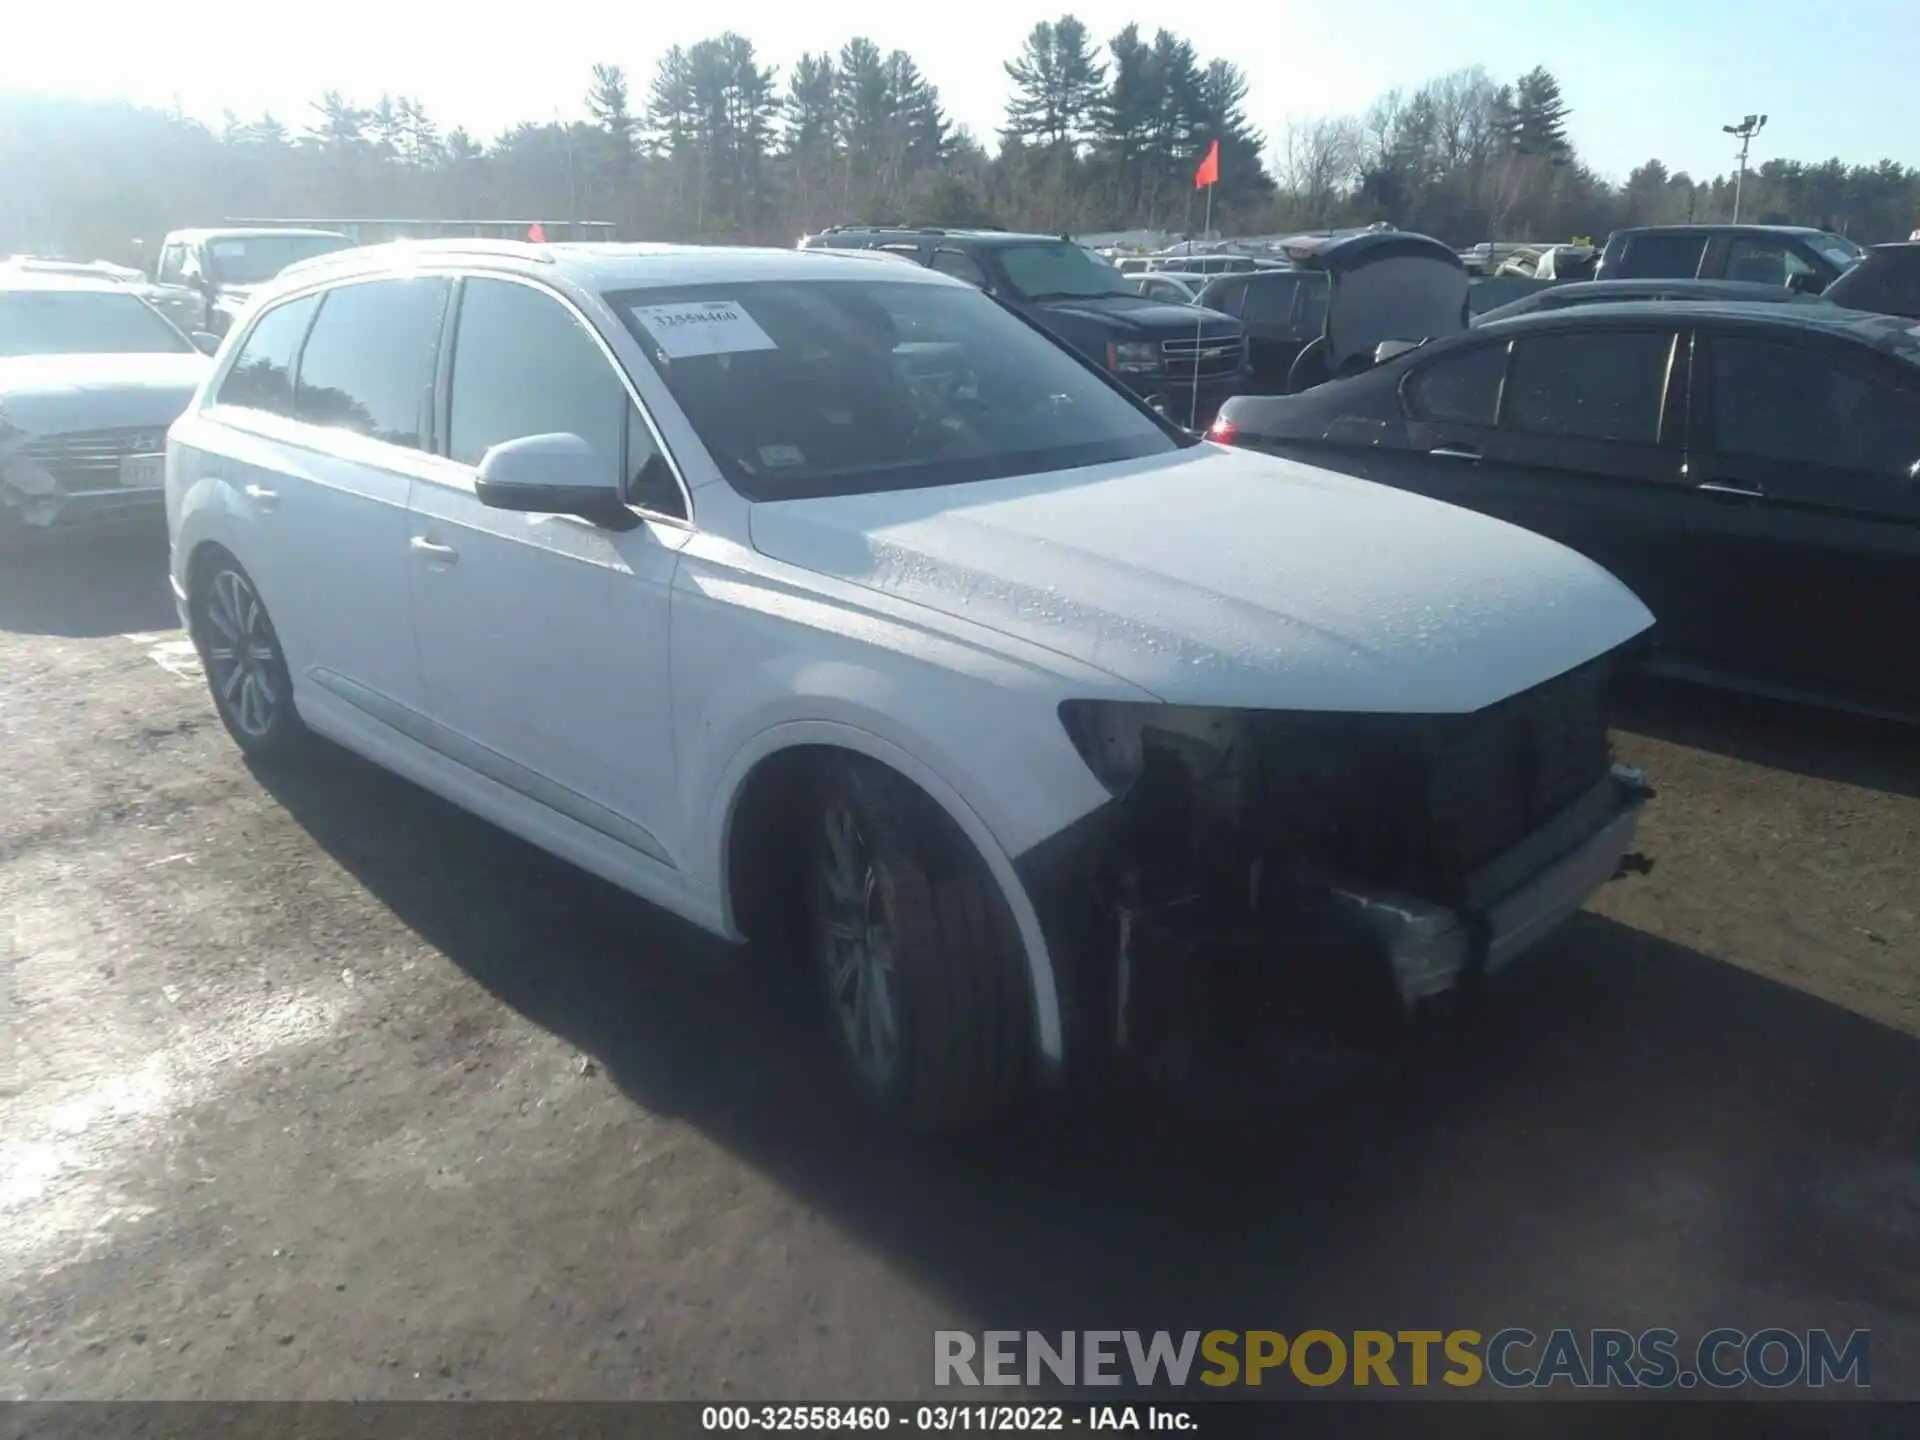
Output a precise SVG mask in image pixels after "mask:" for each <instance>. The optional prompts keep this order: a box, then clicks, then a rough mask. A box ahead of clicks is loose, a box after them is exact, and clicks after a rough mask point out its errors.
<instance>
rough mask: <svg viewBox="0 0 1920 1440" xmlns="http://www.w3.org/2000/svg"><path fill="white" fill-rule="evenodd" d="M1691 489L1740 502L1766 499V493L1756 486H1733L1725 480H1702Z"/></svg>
mask: <svg viewBox="0 0 1920 1440" xmlns="http://www.w3.org/2000/svg"><path fill="white" fill-rule="evenodd" d="M1693 488H1694V489H1696V490H1705V491H1707V492H1708V493H1709V494H1713V495H1733V496H1737V497H1738V498H1740V499H1742V500H1764V499H1766V498H1767V492H1766V491H1764V490H1762V489H1761V488H1760V487H1759V486H1758V485H1734V484H1730V483H1729V482H1727V481H1725V480H1702V481H1701V482H1700V483H1699V484H1698V485H1696V486H1694V487H1693Z"/></svg>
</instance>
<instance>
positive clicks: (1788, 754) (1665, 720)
mask: <svg viewBox="0 0 1920 1440" xmlns="http://www.w3.org/2000/svg"><path fill="white" fill-rule="evenodd" d="M1614 725H1615V727H1616V728H1618V729H1621V730H1629V731H1632V732H1633V733H1634V734H1636V735H1646V736H1650V737H1652V738H1653V739H1656V740H1664V741H1666V742H1667V743H1669V744H1672V745H1684V746H1686V747H1688V748H1689V749H1694V750H1709V751H1712V752H1714V753H1715V754H1719V755H1725V756H1727V757H1728V758H1730V759H1734V760H1744V761H1747V762H1749V763H1750V764H1754V765H1762V766H1765V767H1766V768H1767V769H1769V770H1786V771H1790V772H1792V773H1793V774H1796V775H1806V776H1809V777H1811V778H1813V779H1816V780H1831V781H1835V782H1837V783H1839V784H1842V785H1857V786H1860V787H1862V788H1864V789H1868V790H1883V791H1886V792H1888V793H1890V794H1898V795H1909V796H1915V797H1920V725H1904V724H1901V723H1899V722H1898V721H1893V720H1881V719H1875V718H1872V717H1869V716H1863V715H1854V714H1849V713H1847V712H1845V711H1839V710H1823V709H1820V708H1819V707H1817V706H1813V705H1797V704H1792V703H1790V702H1788V701H1784V700H1769V699H1763V698H1760V697H1756V696H1752V695H1741V694H1736V693H1734V692H1732V691H1727V690H1716V689H1712V688H1710V687H1708V686H1705V685H1691V684H1687V683H1686V682H1684V681H1680V680H1667V679H1663V678H1660V677H1656V676H1652V675H1635V676H1631V677H1629V678H1627V679H1626V680H1624V681H1622V682H1621V684H1620V685H1619V687H1618V689H1617V690H1616V692H1615V695H1614Z"/></svg>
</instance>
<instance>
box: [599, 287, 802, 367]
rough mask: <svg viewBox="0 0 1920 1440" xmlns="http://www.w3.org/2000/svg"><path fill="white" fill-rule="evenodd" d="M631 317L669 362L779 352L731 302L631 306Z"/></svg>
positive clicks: (709, 301)
mask: <svg viewBox="0 0 1920 1440" xmlns="http://www.w3.org/2000/svg"><path fill="white" fill-rule="evenodd" d="M632 313H633V318H634V319H636V320H638V321H639V322H640V324H641V326H642V327H644V328H645V330H646V332H647V333H648V334H649V335H651V336H652V337H653V338H654V340H655V342H656V343H657V344H658V345H659V346H660V348H661V349H662V350H663V351H665V352H666V354H667V358H668V359H670V360H684V359H689V358H691V357H693V356H695V355H732V354H736V353H738V352H740V351H742V350H775V349H778V348H779V347H778V346H776V345H775V344H774V343H773V341H772V340H771V339H770V338H769V337H768V335H767V332H766V331H764V330H762V329H761V328H760V326H759V323H758V322H757V321H756V320H755V319H754V318H753V317H752V316H751V315H749V314H748V313H747V312H746V311H745V310H743V309H741V308H740V305H739V304H738V302H736V301H733V300H698V301H689V302H685V303H682V304H678V305H635V306H634V307H633V312H632Z"/></svg>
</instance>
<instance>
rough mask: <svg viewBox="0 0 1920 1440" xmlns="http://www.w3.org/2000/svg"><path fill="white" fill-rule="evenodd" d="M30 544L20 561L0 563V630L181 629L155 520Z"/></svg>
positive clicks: (73, 633) (162, 535) (64, 633)
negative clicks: (135, 526) (139, 524)
mask: <svg viewBox="0 0 1920 1440" xmlns="http://www.w3.org/2000/svg"><path fill="white" fill-rule="evenodd" d="M35 539H36V543H35V544H34V545H33V546H32V547H31V548H30V549H29V550H28V552H27V553H26V555H25V556H23V557H20V558H17V559H15V558H8V559H5V560H0V631H11V632H12V633H14V634H17V635H57V636H61V637H64V638H67V639H76V640H77V639H92V638H97V637H99V636H103V635H126V634H131V633H135V632H139V631H150V630H171V629H174V628H175V627H177V626H178V625H179V623H180V618H179V616H178V615H176V614H175V613H174V608H173V595H172V592H171V591H170V590H169V588H168V586H167V535H166V531H165V529H164V528H163V527H161V526H160V525H159V524H158V523H157V522H156V523H155V524H153V525H141V526H139V527H137V528H133V527H129V528H127V529H115V530H113V531H110V532H102V533H99V534H85V533H74V534H62V535H49V536H44V537H35Z"/></svg>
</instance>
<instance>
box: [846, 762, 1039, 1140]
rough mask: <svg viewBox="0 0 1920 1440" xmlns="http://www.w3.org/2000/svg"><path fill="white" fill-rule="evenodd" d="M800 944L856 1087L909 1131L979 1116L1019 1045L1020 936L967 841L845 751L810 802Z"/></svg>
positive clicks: (1022, 1015)
mask: <svg viewBox="0 0 1920 1440" xmlns="http://www.w3.org/2000/svg"><path fill="white" fill-rule="evenodd" d="M814 824H815V829H814V840H813V843H812V846H811V847H810V849H811V870H812V875H811V883H810V885H809V887H808V890H809V899H810V905H809V919H810V928H811V932H812V933H811V940H812V950H813V958H814V962H815V965H816V967H817V969H818V972H819V977H820V980H821V982H822V984H823V986H824V989H825V992H826V1002H827V1010H828V1014H829V1017H830V1023H831V1026H832V1030H833V1033H834V1037H835V1039H836V1041H837V1044H838V1048H839V1051H840V1054H841V1057H842V1059H843V1061H844V1062H845V1064H846V1067H847V1070H848V1071H849V1073H850V1074H851V1075H852V1077H853V1080H854V1082H855V1084H856V1085H857V1086H858V1087H859V1090H860V1092H861V1094H862V1096H863V1097H864V1098H865V1099H866V1100H867V1101H868V1102H869V1103H870V1104H872V1105H874V1106H875V1107H876V1108H877V1109H879V1110H880V1111H882V1112H883V1113H885V1114H886V1115H888V1116H889V1117H890V1118H892V1119H893V1120H895V1121H897V1122H899V1123H901V1124H904V1125H906V1126H907V1127H908V1128H911V1129H916V1130H937V1129H948V1128H953V1127H956V1126H959V1125H964V1124H968V1123H971V1122H976V1121H979V1120H983V1119H986V1118H988V1117H989V1116H990V1115H992V1114H993V1113H994V1112H995V1111H997V1110H999V1109H1000V1108H1001V1107H1002V1106H1003V1105H1004V1104H1005V1102H1006V1101H1007V1100H1008V1099H1009V1098H1010V1096H1011V1095H1012V1093H1013V1091H1014V1089H1015V1088H1016V1086H1017V1084H1018V1082H1019V1080H1020V1078H1021V1077H1022V1075H1023V1073H1024V1070H1025V1066H1026V1062H1027V1058H1028V1053H1029V1045H1028V1023H1027V1016H1028V1002H1027V986H1026V984H1025V978H1024V969H1023V966H1022V961H1021V955H1020V948H1019V940H1018V936H1017V934H1016V932H1015V929H1014V926H1013V921H1012V917H1011V915H1010V914H1009V913H1008V911H1007V908H1006V904H1005V902H1004V901H1003V900H1002V898H1001V896H1000V895H999V893H998V891H997V890H996V888H995V886H994V883H993V880H992V877H991V876H990V875H989V874H988V873H987V869H986V866H985V864H984V863H983V862H982V861H981V859H980V857H979V855H978V854H976V853H975V852H974V850H973V848H972V846H971V845H970V844H969V843H968V842H967V840H966V837H965V836H964V835H962V834H961V833H960V832H959V830H958V827H956V826H954V825H953V823H952V822H951V821H950V820H949V819H948V818H947V816H946V815H945V814H944V813H943V812H941V811H939V810H938V809H937V808H936V807H935V806H934V804H933V803H932V802H931V801H930V800H928V799H927V798H926V797H925V796H924V795H922V794H921V793H920V792H918V791H917V790H915V789H913V788H912V787H911V786H909V785H908V784H907V783H906V782H905V781H904V780H902V779H900V778H899V777H898V776H896V775H894V774H893V773H892V772H890V771H888V770H886V769H884V768H882V767H881V766H879V765H877V764H874V763H873V762H871V761H867V760H864V759H860V758H858V757H853V756H848V757H845V758H843V759H841V760H839V761H837V762H835V763H834V764H832V765H831V766H829V767H828V769H827V772H826V773H825V774H824V775H823V776H822V783H821V785H820V787H819V791H818V804H817V806H816V807H815V810H814Z"/></svg>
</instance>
